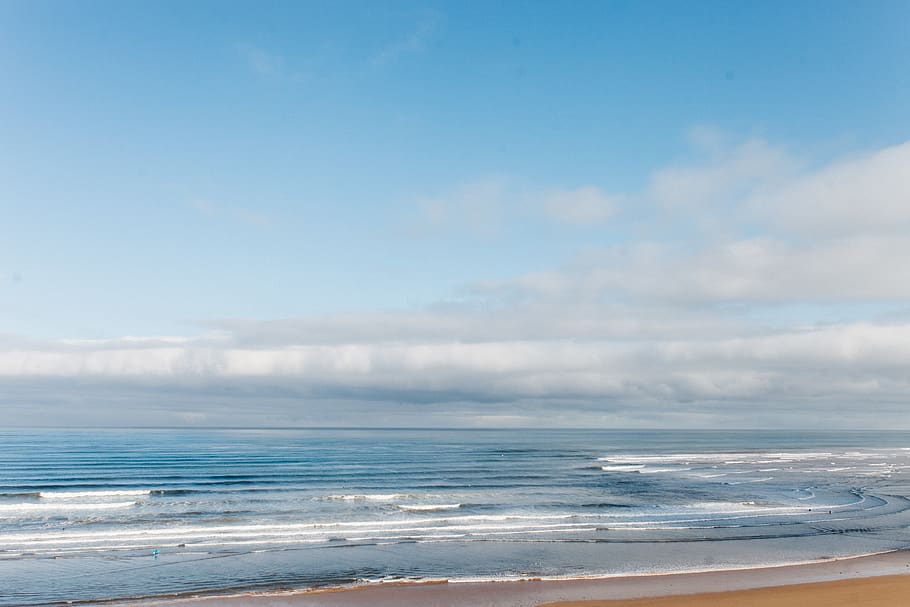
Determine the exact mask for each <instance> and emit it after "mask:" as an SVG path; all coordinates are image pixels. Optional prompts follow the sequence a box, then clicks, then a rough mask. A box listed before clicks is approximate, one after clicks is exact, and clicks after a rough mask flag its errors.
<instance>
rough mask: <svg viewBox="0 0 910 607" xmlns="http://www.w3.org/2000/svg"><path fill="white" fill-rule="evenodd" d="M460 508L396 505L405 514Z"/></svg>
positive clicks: (454, 506)
mask: <svg viewBox="0 0 910 607" xmlns="http://www.w3.org/2000/svg"><path fill="white" fill-rule="evenodd" d="M461 506H462V505H461V504H398V508H399V509H401V510H404V511H406V512H440V511H442V510H455V509H457V508H461Z"/></svg>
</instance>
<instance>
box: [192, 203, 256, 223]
mask: <svg viewBox="0 0 910 607" xmlns="http://www.w3.org/2000/svg"><path fill="white" fill-rule="evenodd" d="M188 204H189V206H190V207H191V208H192V209H194V210H195V211H196V212H197V213H199V214H200V215H201V216H203V217H205V218H207V219H212V220H214V219H225V218H226V219H229V220H231V221H234V222H236V223H241V224H245V225H248V226H253V227H258V228H267V227H270V226H271V225H272V223H273V222H272V219H271V217H269V216H268V215H266V214H265V213H262V212H260V211H250V210H248V209H245V208H241V207H233V206H220V205H216V204H215V203H213V202H212V201H210V200H208V199H205V198H194V199H192V200H190V201H189V203H188Z"/></svg>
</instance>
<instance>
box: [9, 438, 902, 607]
mask: <svg viewBox="0 0 910 607" xmlns="http://www.w3.org/2000/svg"><path fill="white" fill-rule="evenodd" d="M908 497H910V434H908V433H906V432H837V433H834V432H787V431H632V430H624V431H619V430H617V431H602V430H386V429H383V430H365V429H268V430H258V429H257V430H243V429H200V430H183V429H179V430H178V429H141V430H138V429H137V430H122V429H116V430H115V429H110V430H24V429H23V430H5V431H0V605H3V606H9V605H17V606H24V605H55V604H63V603H73V602H77V603H78V602H86V603H93V602H104V601H111V600H123V599H137V598H142V597H153V596H182V595H195V594H202V593H238V592H246V591H257V592H268V591H281V590H288V589H304V588H314V587H325V586H346V585H356V584H368V583H378V582H383V581H422V580H440V579H445V580H450V581H452V582H459V581H468V580H471V581H476V580H488V579H489V580H497V579H522V578H571V577H585V576H608V575H624V574H647V573H661V572H678V571H696V570H709V569H726V568H748V567H759V566H763V565H772V564H783V563H798V562H808V561H817V560H825V559H832V558H839V557H846V556H853V555H860V554H869V553H876V552H883V551H888V550H895V549H900V548H906V547H908V546H910V499H908Z"/></svg>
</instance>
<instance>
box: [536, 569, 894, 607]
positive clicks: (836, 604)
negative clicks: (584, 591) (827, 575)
mask: <svg viewBox="0 0 910 607" xmlns="http://www.w3.org/2000/svg"><path fill="white" fill-rule="evenodd" d="M863 605H869V606H872V605H875V606H876V607H910V575H889V576H883V577H874V578H863V579H853V580H838V581H835V582H819V583H815V584H797V585H793V586H777V587H771V588H758V589H754V590H733V591H729V592H711V593H704V594H690V595H684V596H666V597H657V598H643V599H626V600H604V601H597V600H595V601H568V602H556V603H545V604H544V605H541V607H860V606H863Z"/></svg>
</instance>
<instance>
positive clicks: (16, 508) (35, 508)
mask: <svg viewBox="0 0 910 607" xmlns="http://www.w3.org/2000/svg"><path fill="white" fill-rule="evenodd" d="M135 505H136V502H102V503H75V504H73V503H65V502H60V503H50V504H40V503H39V504H36V503H28V504H0V513H4V512H69V511H73V510H79V511H83V510H113V509H115V508H129V507H130V506H135Z"/></svg>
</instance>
